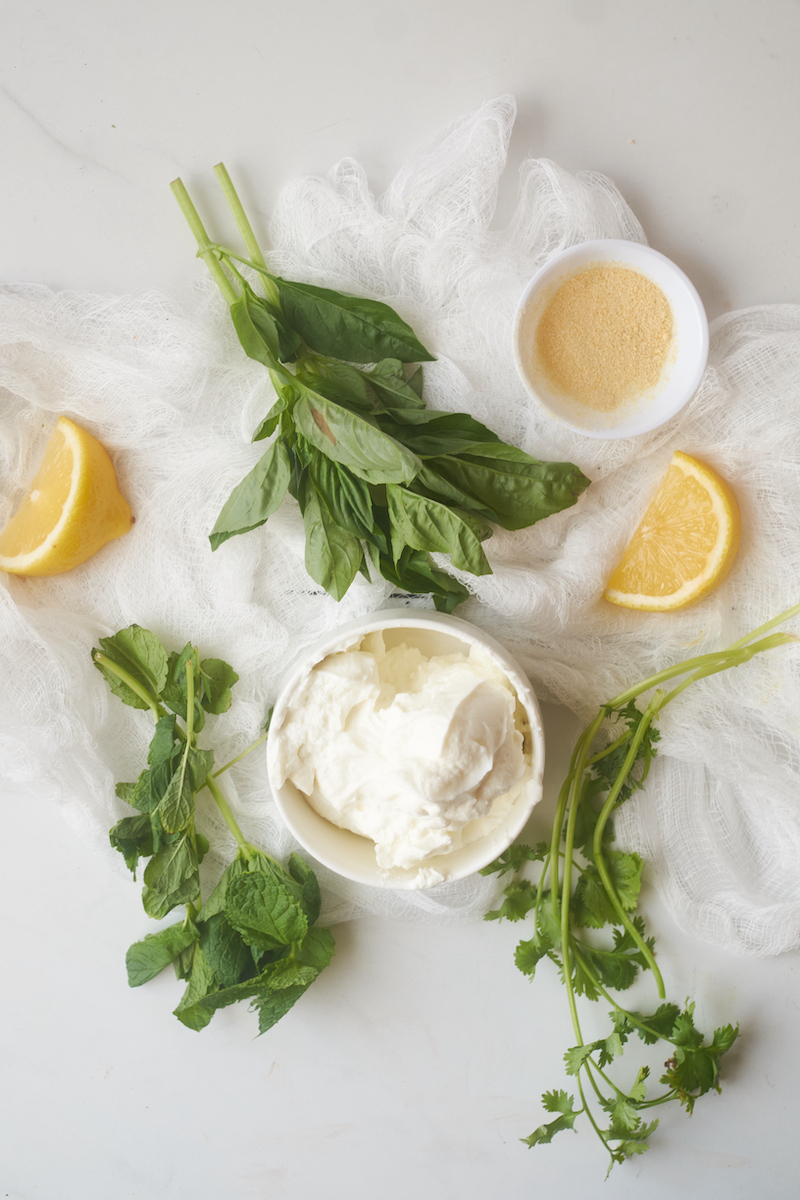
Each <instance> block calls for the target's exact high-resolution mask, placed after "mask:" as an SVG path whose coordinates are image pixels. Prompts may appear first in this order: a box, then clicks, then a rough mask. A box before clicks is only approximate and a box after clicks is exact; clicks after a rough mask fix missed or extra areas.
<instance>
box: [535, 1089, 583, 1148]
mask: <svg viewBox="0 0 800 1200" xmlns="http://www.w3.org/2000/svg"><path fill="white" fill-rule="evenodd" d="M542 1103H543V1104H544V1107H545V1111H546V1112H551V1113H553V1112H555V1113H558V1114H559V1116H558V1117H556V1119H555V1121H550V1123H549V1124H547V1125H540V1126H539V1127H538V1129H534V1131H533V1133H532V1134H530V1135H529V1136H528V1137H526V1138H521V1139H520V1140H521V1141H523V1142H524V1143H525V1145H526V1146H542V1145H545V1144H546V1143H547V1142H552V1140H553V1138H554V1137H555V1135H556V1134H557V1133H560V1132H561V1131H562V1129H573V1128H574V1125H575V1121H576V1120H577V1118H578V1117H579V1116H580V1115H581V1113H582V1112H583V1109H582V1108H581V1109H578V1110H577V1111H576V1109H575V1107H574V1105H575V1097H574V1096H570V1095H568V1093H567V1092H545V1093H544V1095H543V1096H542Z"/></svg>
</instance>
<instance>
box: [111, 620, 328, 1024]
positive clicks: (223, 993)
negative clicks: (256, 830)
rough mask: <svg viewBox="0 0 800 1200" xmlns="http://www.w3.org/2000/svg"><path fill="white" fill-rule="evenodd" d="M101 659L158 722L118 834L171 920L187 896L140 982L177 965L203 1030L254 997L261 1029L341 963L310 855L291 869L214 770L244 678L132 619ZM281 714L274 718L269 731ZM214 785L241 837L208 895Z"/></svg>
mask: <svg viewBox="0 0 800 1200" xmlns="http://www.w3.org/2000/svg"><path fill="white" fill-rule="evenodd" d="M93 661H94V664H95V666H96V667H97V669H98V670H99V671H100V672H101V674H102V675H103V676H104V678H105V679H106V681H107V682H108V684H109V686H110V687H111V690H112V691H113V692H114V694H115V695H116V696H118V697H119V698H120V699H121V700H122V701H123V702H124V703H125V704H128V705H130V706H131V707H133V708H139V709H149V711H150V712H151V713H152V715H153V717H154V718H155V728H154V731H153V737H152V740H151V742H150V747H149V750H148V755H147V766H146V767H145V768H144V769H143V770H142V772H141V774H140V775H139V777H138V779H137V780H135V781H134V782H130V783H119V784H117V789H116V790H117V795H118V796H119V797H120V799H122V800H124V801H125V803H126V804H128V805H129V806H130V807H131V808H132V809H135V810H136V815H135V816H127V817H123V818H122V820H120V821H118V822H117V824H116V825H115V826H114V827H113V829H112V830H111V832H110V835H109V837H110V841H111V845H112V846H113V847H114V848H115V849H117V850H119V852H120V853H121V854H122V855H123V857H124V859H125V862H126V864H127V866H128V868H129V870H130V871H131V872H132V873H133V877H134V879H135V878H136V873H137V869H138V865H139V862H140V860H142V859H144V860H147V865H146V866H145V869H144V876H143V883H144V888H143V892H142V904H143V906H144V909H145V912H146V913H147V914H148V916H151V917H155V918H157V919H161V918H163V917H165V916H167V915H168V914H169V913H170V912H172V911H173V909H175V908H177V907H180V906H182V905H185V906H186V912H185V915H184V916H183V918H182V920H180V921H178V922H177V923H176V924H174V925H170V926H169V927H167V928H166V929H162V930H159V932H158V933H153V934H148V935H146V936H145V937H144V939H143V940H142V941H140V942H135V943H134V944H133V945H132V946H131V947H130V949H129V950H128V953H127V956H126V966H127V971H128V982H129V984H130V986H131V987H139V986H140V985H141V984H143V983H147V982H148V981H149V980H150V979H153V978H154V977H155V976H156V975H158V974H159V973H160V972H161V971H163V970H164V968H165V967H168V966H169V965H170V963H172V964H173V966H174V968H175V974H176V975H177V977H178V979H182V980H185V981H186V982H187V987H186V991H185V992H184V994H183V997H182V998H181V1000H180V1002H179V1004H178V1006H177V1008H176V1009H175V1016H176V1017H177V1018H178V1020H179V1021H181V1022H182V1023H183V1024H184V1025H186V1026H188V1027H189V1028H190V1029H194V1030H200V1029H203V1028H204V1027H205V1026H206V1025H207V1024H208V1023H209V1021H210V1020H211V1018H212V1017H213V1015H214V1013H215V1012H216V1010H217V1009H218V1008H224V1007H225V1006H227V1005H228V1004H235V1003H237V1002H238V1001H239V1000H249V1001H250V1004H251V1007H252V1008H254V1009H255V1010H256V1011H257V1012H258V1016H259V1033H263V1032H264V1031H265V1030H267V1029H269V1028H270V1027H271V1026H272V1025H274V1024H275V1022H276V1021H278V1020H280V1018H281V1017H282V1016H284V1015H285V1014H286V1013H287V1012H288V1011H289V1009H290V1008H291V1007H292V1006H293V1005H294V1004H295V1003H296V1002H297V1001H298V1000H299V999H300V997H301V996H302V995H303V994H304V992H305V991H306V990H307V989H308V987H310V985H311V984H312V983H313V981H314V980H315V979H316V978H317V976H318V975H319V973H320V971H322V970H323V969H324V968H325V967H326V966H327V965H328V963H329V962H330V960H331V957H332V956H333V952H334V942H333V936H332V934H331V932H330V930H328V929H322V928H320V927H319V926H318V925H317V924H316V921H317V919H318V917H319V913H320V907H321V898H320V891H319V884H318V883H317V879H316V876H315V875H314V873H313V871H312V870H311V868H310V867H309V866H308V864H307V863H306V862H305V861H304V860H303V859H302V858H301V857H300V855H299V854H292V855H291V856H290V858H289V862H288V864H287V865H286V866H285V867H284V866H282V865H281V864H280V863H279V862H277V861H276V860H275V859H274V858H272V857H271V856H270V855H268V854H265V853H264V851H262V850H260V849H259V848H258V847H256V846H253V845H251V843H249V842H248V841H247V840H246V839H245V837H244V835H243V833H242V831H241V829H240V828H239V825H238V823H237V822H236V819H235V818H234V816H233V813H232V812H231V809H230V806H229V805H228V803H227V801H226V799H225V796H224V795H223V793H222V790H221V788H220V786H219V784H218V783H217V778H218V777H219V775H221V774H222V772H223V771H226V770H227V769H228V768H229V767H231V766H233V765H234V763H236V762H238V761H239V759H240V758H242V757H244V754H245V753H248V752H249V750H252V749H254V748H255V746H257V745H259V744H260V743H261V742H263V740H264V738H265V737H266V729H265V732H264V734H263V735H262V736H261V737H260V738H259V739H258V740H257V741H256V742H254V743H253V745H252V746H250V747H248V750H246V751H244V752H243V753H242V754H240V755H238V756H237V757H236V758H235V759H234V760H233V761H232V762H230V763H228V764H226V765H225V766H224V767H222V768H220V769H219V770H218V771H214V770H213V767H214V753H213V751H212V750H207V749H201V748H200V746H198V744H197V736H198V733H199V732H200V731H201V730H202V729H203V727H204V724H205V717H206V714H214V715H219V714H221V713H224V712H226V711H227V709H228V708H229V706H230V703H231V689H232V687H233V686H234V684H235V683H236V681H237V680H238V678H239V677H238V675H237V674H236V672H235V671H234V670H233V668H232V667H231V666H229V664H228V663H225V662H223V661H222V660H221V659H217V658H205V659H201V658H200V656H199V654H198V651H197V648H196V647H194V646H192V645H191V644H190V643H189V644H187V645H186V646H184V648H183V649H182V650H181V651H179V652H177V651H173V652H169V651H168V650H167V649H166V648H165V647H164V646H163V644H162V643H161V641H160V639H159V638H158V637H156V635H155V634H154V633H151V632H150V631H149V630H147V629H142V628H141V627H140V626H138V625H131V626H129V627H128V628H127V629H122V630H120V631H119V633H117V634H115V635H114V636H113V637H111V638H101V639H100V648H99V649H96V650H94V651H93ZM268 726H269V718H268V719H267V728H268ZM204 790H205V791H207V792H208V793H209V794H210V796H211V799H212V800H213V802H214V803H215V804H216V806H217V808H218V809H219V811H220V812H221V814H222V816H223V818H224V819H225V822H226V824H227V825H228V828H229V829H230V831H231V833H232V834H233V836H234V838H235V839H236V843H237V846H238V850H237V853H236V857H235V858H234V859H233V861H232V862H231V863H229V864H228V866H227V867H226V868H225V871H224V872H223V874H222V877H221V879H220V880H219V882H218V883H217V885H216V887H215V888H214V890H213V891H212V892H211V894H210V895H209V896H208V897H206V899H205V901H204V900H203V898H202V896H201V890H200V873H199V867H200V863H201V862H202V860H203V857H204V855H205V854H206V852H207V851H208V849H209V844H208V841H207V839H206V838H205V837H204V836H203V834H202V833H201V832H200V831H199V830H198V829H197V827H196V819H197V803H196V798H197V795H198V793H200V792H202V791H204Z"/></svg>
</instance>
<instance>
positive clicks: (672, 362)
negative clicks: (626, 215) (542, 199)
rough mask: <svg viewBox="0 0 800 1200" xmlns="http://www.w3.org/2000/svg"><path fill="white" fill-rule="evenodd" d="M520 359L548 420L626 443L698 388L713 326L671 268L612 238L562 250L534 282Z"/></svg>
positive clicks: (523, 309) (521, 314) (526, 298)
mask: <svg viewBox="0 0 800 1200" xmlns="http://www.w3.org/2000/svg"><path fill="white" fill-rule="evenodd" d="M515 353H516V358H517V367H518V369H519V372H520V375H521V377H522V379H523V381H524V383H525V386H526V388H527V389H528V391H529V392H531V393H532V394H533V395H534V396H535V397H536V399H537V400H538V401H539V403H540V404H541V405H542V406H543V407H544V408H545V410H546V411H547V412H548V413H549V414H550V415H551V416H554V417H556V418H557V419H558V420H560V421H562V422H564V423H565V424H567V425H570V426H571V427H572V428H573V429H576V430H578V431H580V432H581V433H586V434H588V435H589V436H593V437H605V438H609V437H610V438H615V437H629V436H631V435H633V434H636V433H644V432H646V431H647V430H649V429H654V428H656V426H658V425H660V424H663V422H664V421H665V420H668V419H669V417H671V416H673V415H674V414H675V413H676V412H678V411H679V409H680V408H682V407H683V405H684V404H685V403H686V402H687V400H689V399H690V398H691V396H692V395H693V394H694V392H695V391H696V390H697V387H698V385H699V383H700V379H701V377H702V373H703V370H704V369H705V363H706V358H707V356H708V323H707V320H706V316H705V312H704V310H703V306H702V303H701V301H700V298H699V296H698V295H697V292H696V291H695V289H694V288H693V286H692V284H691V283H690V281H689V280H688V279H687V278H686V276H685V275H684V274H683V272H682V271H680V270H679V268H678V267H676V266H675V264H674V263H672V262H670V260H669V259H667V258H665V257H664V256H663V255H662V254H659V253H658V252H657V251H655V250H651V249H650V247H649V246H644V245H641V244H639V243H637V242H623V241H618V240H615V239H605V240H603V241H599V242H589V243H584V244H583V245H581V246H575V247H572V248H571V249H570V250H567V251H564V252H563V253H562V254H560V255H557V256H556V257H555V259H553V260H551V261H550V263H548V264H547V265H546V266H545V267H544V268H542V270H540V271H539V272H538V273H537V275H536V276H534V278H533V280H531V283H530V284H529V285H528V288H527V289H526V291H525V294H524V295H523V298H522V302H521V304H520V306H519V310H518V315H517V323H516V328H515Z"/></svg>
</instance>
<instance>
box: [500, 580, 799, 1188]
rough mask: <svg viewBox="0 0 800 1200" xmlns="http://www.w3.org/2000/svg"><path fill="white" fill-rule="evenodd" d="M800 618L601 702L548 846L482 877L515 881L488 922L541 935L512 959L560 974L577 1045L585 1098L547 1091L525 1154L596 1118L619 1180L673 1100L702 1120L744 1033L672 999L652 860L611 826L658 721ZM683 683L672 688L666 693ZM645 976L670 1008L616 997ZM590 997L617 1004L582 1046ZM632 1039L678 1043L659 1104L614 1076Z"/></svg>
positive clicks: (633, 785) (523, 967)
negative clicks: (526, 924) (716, 1024)
mask: <svg viewBox="0 0 800 1200" xmlns="http://www.w3.org/2000/svg"><path fill="white" fill-rule="evenodd" d="M798 613H800V604H798V605H795V607H793V608H791V609H789V610H788V611H787V612H784V613H782V614H781V615H780V616H778V617H775V618H774V619H773V620H771V621H768V622H766V624H764V625H762V626H760V627H759V628H758V629H756V630H754V631H753V632H752V633H751V634H748V635H747V636H746V637H744V638H741V639H740V640H739V641H738V642H735V643H734V644H733V645H732V646H729V647H728V649H727V650H721V651H718V652H716V653H712V654H705V655H702V656H700V657H699V658H693V659H688V660H686V661H685V662H682V663H677V664H676V665H675V666H674V667H669V668H667V669H665V670H663V671H660V672H658V674H656V675H653V676H651V677H650V678H649V679H645V680H642V682H641V683H638V684H635V685H634V686H633V687H631V688H628V689H626V691H624V692H623V693H621V694H620V695H619V696H616V697H615V698H614V699H613V700H610V701H609V702H608V704H604V705H602V707H601V708H600V709H599V711H598V713H597V716H596V717H595V718H594V720H593V721H592V722H591V723H590V724H589V725H588V726H587V728H586V729H585V730H584V732H583V733H582V734H581V736H580V737H579V738H578V741H577V743H576V745H575V748H574V750H573V752H572V758H571V762H570V767H569V771H568V773H567V777H566V779H565V780H564V783H563V785H562V788H561V791H560V793H559V797H558V803H557V806H556V814H555V819H554V822H553V830H552V835H551V840H550V842H549V844H547V843H540V844H539V845H537V846H535V847H531V846H526V845H521V844H520V845H516V846H512V847H511V848H510V849H509V850H506V851H505V852H504V853H503V854H502V855H501V856H500V858H498V859H496V860H495V862H493V863H491V864H490V865H489V866H488V867H485V868H484V870H483V871H482V872H481V874H483V875H490V874H495V873H496V874H497V875H498V876H503V875H507V874H509V873H512V876H513V877H512V880H511V882H510V883H508V884H507V886H506V888H505V889H504V897H505V898H504V900H503V903H502V905H501V906H500V908H498V909H495V910H493V911H492V912H489V913H487V914H486V916H485V918H484V919H485V920H510V921H521V920H524V919H529V920H530V922H531V926H532V931H531V934H530V936H529V937H528V938H526V939H525V940H523V941H521V942H520V943H519V944H518V946H517V948H516V952H515V963H516V965H517V967H518V969H519V970H520V971H522V972H523V974H525V975H527V976H528V977H529V978H530V979H533V978H534V976H535V974H536V970H537V968H538V966H539V964H540V963H541V962H542V960H544V959H548V960H549V961H550V962H551V963H553V964H554V966H555V967H556V968H557V970H558V972H559V974H560V977H561V980H562V982H563V983H564V986H565V989H566V994H567V1003H568V1005H569V1010H570V1017H571V1021H572V1027H573V1032H574V1035H575V1045H574V1046H571V1047H570V1048H569V1049H568V1050H567V1051H566V1053H565V1055H564V1063H565V1067H566V1073H567V1075H569V1076H571V1077H573V1078H574V1079H575V1085H576V1088H577V1093H578V1095H577V1099H576V1096H575V1095H574V1094H570V1093H568V1092H566V1091H552V1092H545V1093H544V1095H543V1096H542V1103H543V1105H544V1108H545V1110H546V1111H547V1112H548V1113H551V1114H556V1115H555V1119H554V1120H552V1121H549V1122H546V1123H544V1124H542V1125H540V1126H539V1127H538V1128H537V1129H535V1130H534V1131H533V1133H532V1134H531V1135H530V1136H529V1137H527V1138H524V1139H523V1141H524V1142H525V1144H526V1145H528V1146H536V1145H541V1144H545V1143H549V1142H550V1141H552V1139H553V1137H554V1136H555V1135H556V1134H557V1133H560V1132H561V1131H562V1130H564V1129H573V1128H574V1127H575V1123H576V1121H577V1120H578V1118H579V1117H585V1118H586V1119H587V1120H588V1122H589V1124H590V1126H591V1127H592V1129H593V1130H594V1132H595V1133H596V1135H597V1137H598V1138H599V1139H600V1141H601V1142H602V1143H603V1145H604V1147H605V1149H606V1151H607V1152H608V1155H609V1158H610V1162H609V1168H608V1169H609V1171H610V1170H611V1169H612V1167H613V1166H614V1165H615V1164H617V1163H622V1162H624V1161H625V1160H626V1159H628V1158H630V1157H632V1156H633V1155H638V1154H642V1153H644V1151H645V1150H647V1148H648V1145H649V1139H650V1137H651V1135H652V1134H653V1132H654V1131H655V1129H656V1127H657V1125H658V1121H657V1120H652V1121H651V1120H648V1118H649V1116H650V1112H651V1110H652V1109H654V1108H657V1107H659V1106H660V1105H663V1104H668V1103H670V1102H673V1101H674V1102H676V1103H678V1104H679V1105H681V1106H682V1107H683V1108H684V1109H685V1110H686V1112H687V1113H691V1112H692V1111H693V1109H694V1105H695V1103H696V1101H697V1100H698V1099H699V1097H700V1096H703V1095H705V1094H706V1093H707V1092H710V1091H716V1092H719V1091H720V1063H721V1060H722V1058H723V1056H724V1055H725V1054H727V1052H728V1051H729V1050H730V1048H731V1046H732V1045H733V1044H734V1042H735V1041H736V1038H737V1037H738V1034H739V1027H738V1025H737V1026H734V1025H724V1026H722V1027H721V1028H719V1029H715V1030H714V1033H713V1035H712V1037H711V1038H710V1039H708V1038H707V1037H706V1036H705V1035H704V1034H703V1033H702V1032H701V1031H700V1030H698V1029H697V1027H696V1026H695V1022H694V1004H693V1003H692V1002H691V1001H690V1000H686V1002H685V1003H684V1004H683V1005H678V1004H673V1003H667V1002H664V1000H665V988H664V982H663V979H662V976H661V972H660V970H659V968H658V966H657V964H656V961H655V956H654V946H655V940H654V938H652V937H648V936H647V935H646V932H645V924H644V921H643V919H642V918H641V916H638V915H636V914H635V909H636V907H637V905H638V898H639V892H640V889H641V884H642V868H643V862H642V859H641V858H640V857H639V855H638V854H634V853H625V852H623V851H620V850H614V849H612V847H611V842H612V841H613V838H614V835H613V826H612V820H611V817H612V814H613V812H614V811H615V810H616V809H617V808H618V807H619V806H620V805H621V804H623V803H624V802H625V801H626V800H627V799H629V797H630V796H631V795H632V794H633V793H634V792H635V791H637V790H638V789H639V788H641V787H642V786H643V784H644V782H645V780H646V778H647V774H648V772H649V770H650V764H651V762H652V759H653V757H654V756H655V754H656V752H657V750H656V743H657V741H658V736H659V735H658V732H657V730H655V729H654V728H653V722H654V721H655V720H656V718H657V717H658V714H659V713H660V712H661V711H662V709H664V708H665V707H666V705H667V704H669V703H671V701H673V700H675V699H676V698H677V697H678V696H679V695H680V694H681V693H682V692H683V691H684V690H685V689H686V688H687V687H689V686H690V685H691V684H693V683H697V682H699V681H700V680H701V679H704V678H705V677H707V676H709V675H714V674H717V673H718V672H720V671H727V670H730V668H732V667H737V666H741V665H742V664H744V663H746V662H748V661H749V660H750V659H751V658H753V656H754V655H756V654H761V653H763V652H764V651H765V650H770V649H773V648H775V647H777V646H782V645H785V644H786V643H788V642H794V641H797V638H796V637H795V636H794V635H792V634H788V633H772V632H771V631H772V630H773V629H774V628H776V626H778V625H780V624H782V623H784V622H785V621H787V620H788V619H789V618H790V617H793V616H796V615H797V614H798ZM673 681H676V682H675V683H674V686H671V688H670V689H669V690H668V689H667V688H665V686H664V685H667V684H672V682H673ZM648 694H649V695H650V699H649V701H648V702H647V703H646V705H645V707H644V708H640V707H639V706H638V705H637V704H636V700H637V699H639V698H640V697H644V696H646V695H648ZM531 864H542V865H541V867H540V868H536V869H538V878H536V879H535V880H531V879H529V878H526V877H525V873H526V872H527V871H529V870H530V869H531ZM602 929H608V930H610V933H611V940H610V941H606V943H605V944H604V945H602V944H599V943H598V941H597V938H596V936H595V935H592V936H591V937H590V936H589V935H587V932H586V931H587V930H592V931H594V930H602ZM643 971H649V972H650V973H651V975H652V977H653V980H654V982H655V985H656V991H657V993H658V998H659V1000H660V1001H662V1003H660V1004H658V1006H657V1007H655V1008H654V1010H653V1011H652V1012H650V1013H641V1012H634V1011H629V1010H627V1009H625V1008H624V1007H623V1006H622V1005H621V1004H619V1003H618V1001H617V1000H616V999H615V998H614V996H613V995H612V992H619V991H624V990H626V989H628V988H630V987H631V985H632V984H633V983H634V981H635V980H636V979H637V978H639V976H640V974H641V972H643ZM579 998H581V999H583V1000H589V1001H604V1002H605V1003H607V1004H609V1005H610V1009H611V1011H610V1012H609V1019H610V1022H611V1026H610V1030H609V1032H608V1034H607V1035H606V1036H605V1037H602V1038H598V1039H595V1040H594V1041H590V1042H586V1041H585V1040H584V1037H583V1034H582V1031H581V1024H580V1019H579V1013H578V999H579ZM634 1035H635V1036H636V1037H638V1038H640V1039H641V1040H642V1041H643V1042H644V1043H645V1044H646V1045H653V1044H655V1043H657V1042H659V1041H663V1042H665V1043H666V1044H667V1046H668V1057H667V1059H666V1061H665V1063H664V1073H663V1074H662V1075H661V1076H660V1080H659V1082H660V1083H661V1085H662V1087H663V1089H664V1090H662V1091H661V1092H659V1093H658V1094H656V1095H655V1096H652V1095H648V1090H647V1089H648V1077H649V1068H648V1067H647V1066H642V1067H640V1068H639V1069H638V1071H637V1073H636V1075H635V1078H634V1080H633V1083H632V1084H631V1083H626V1084H622V1085H620V1084H618V1083H617V1082H615V1080H614V1079H613V1078H612V1077H611V1075H610V1073H609V1070H608V1068H609V1067H610V1066H611V1065H612V1064H613V1063H615V1062H616V1060H617V1059H619V1058H621V1056H622V1055H623V1054H624V1052H625V1049H626V1044H627V1043H628V1041H629V1039H630V1038H631V1037H632V1036H634ZM598 1109H599V1111H598Z"/></svg>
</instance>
